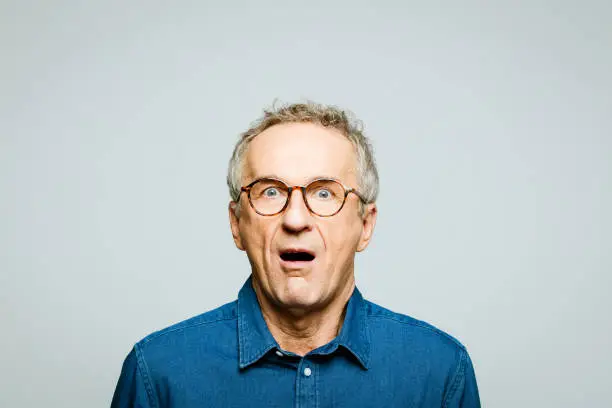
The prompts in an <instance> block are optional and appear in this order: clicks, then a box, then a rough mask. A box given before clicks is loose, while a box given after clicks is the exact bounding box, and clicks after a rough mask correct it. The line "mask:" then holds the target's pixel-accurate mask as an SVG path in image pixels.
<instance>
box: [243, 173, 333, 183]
mask: <svg viewBox="0 0 612 408" xmlns="http://www.w3.org/2000/svg"><path fill="white" fill-rule="evenodd" d="M263 178H272V179H277V180H280V181H282V182H283V183H285V184H287V185H291V183H289V182H287V180H285V179H284V178H283V177H280V176H278V175H276V174H264V175H261V176H258V177H253V180H251V181H250V182H251V183H252V182H253V181H255V180H258V179H263ZM319 179H329V180H336V181H338V182H340V183H341V181H340V179H338V178H337V177H331V176H327V175H319V176H314V177H311V178H309V179H308V180H306V184H308V183H311V182H313V181H314V180H319Z"/></svg>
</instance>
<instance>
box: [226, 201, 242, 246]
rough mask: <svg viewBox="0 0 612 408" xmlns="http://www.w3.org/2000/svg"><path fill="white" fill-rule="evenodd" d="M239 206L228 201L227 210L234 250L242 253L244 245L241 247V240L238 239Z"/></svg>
mask: <svg viewBox="0 0 612 408" xmlns="http://www.w3.org/2000/svg"><path fill="white" fill-rule="evenodd" d="M239 205H240V204H239V203H237V202H235V201H230V203H229V205H228V207H227V210H228V212H229V222H230V229H231V230H232V237H233V238H234V244H236V248H238V249H240V250H241V251H244V245H242V238H241V237H240V225H239V221H240V218H239V217H238V214H239V212H240V210H239V209H238V206H239Z"/></svg>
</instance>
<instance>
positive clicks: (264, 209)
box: [240, 178, 366, 217]
mask: <svg viewBox="0 0 612 408" xmlns="http://www.w3.org/2000/svg"><path fill="white" fill-rule="evenodd" d="M296 189H299V190H300V191H301V192H302V197H303V198H304V203H305V204H306V207H307V208H308V210H309V211H310V212H311V213H313V214H316V215H318V216H320V217H331V216H332V215H336V214H338V212H340V210H341V209H342V207H344V203H345V202H346V197H347V196H348V195H349V193H353V194H355V195H356V196H357V197H359V199H360V200H361V201H362V202H363V203H366V200H365V198H363V196H362V195H361V194H360V193H359V192H358V191H357V190H355V189H354V188H349V187H346V186H344V185H343V184H342V183H340V182H339V181H336V180H332V179H316V180H314V181H312V182H310V183H308V184H307V185H306V186H293V187H289V186H288V185H287V184H285V183H284V182H282V181H280V180H277V179H273V178H262V179H257V180H255V181H253V182H252V183H251V184H249V185H247V186H244V187H241V188H240V191H244V192H246V193H247V195H248V198H249V203H250V204H251V207H253V210H255V212H256V213H257V214H259V215H265V216H269V215H276V214H280V213H281V212H283V211H284V210H285V208H287V205H288V203H289V198H290V197H291V193H292V192H293V190H296Z"/></svg>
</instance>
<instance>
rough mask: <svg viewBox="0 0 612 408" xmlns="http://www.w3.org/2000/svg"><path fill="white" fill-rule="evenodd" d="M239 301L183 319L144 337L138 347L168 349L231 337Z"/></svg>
mask: <svg viewBox="0 0 612 408" xmlns="http://www.w3.org/2000/svg"><path fill="white" fill-rule="evenodd" d="M236 305H237V301H233V302H230V303H227V304H225V305H223V306H220V307H218V308H216V309H213V310H210V311H207V312H205V313H202V314H200V315H197V316H194V317H191V318H189V319H186V320H183V321H181V322H179V323H176V324H173V325H171V326H168V327H166V328H164V329H161V330H158V331H156V332H153V333H151V334H149V335H148V336H146V337H144V338H143V339H142V340H140V341H139V342H138V343H136V348H137V349H140V350H151V351H152V350H155V349H159V348H164V349H168V348H169V346H174V347H181V346H182V345H184V344H187V343H190V342H191V343H193V342H194V341H195V342H202V341H206V340H212V339H211V336H213V337H212V338H215V337H216V338H217V339H218V338H219V337H221V338H223V337H225V336H228V338H231V337H232V336H231V335H232V331H234V333H235V326H236V324H235V321H236V319H237V311H236V309H237V308H236Z"/></svg>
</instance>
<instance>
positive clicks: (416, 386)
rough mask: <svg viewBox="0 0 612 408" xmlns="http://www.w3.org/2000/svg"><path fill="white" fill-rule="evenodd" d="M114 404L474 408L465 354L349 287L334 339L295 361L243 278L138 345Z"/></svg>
mask: <svg viewBox="0 0 612 408" xmlns="http://www.w3.org/2000/svg"><path fill="white" fill-rule="evenodd" d="M111 407H113V408H120V407H121V408H127V407H140V408H145V407H146V408H148V407H151V408H152V407H156V408H157V407H160V408H161V407H173V408H195V407H283V408H286V407H301V408H307V407H312V408H324V407H353V408H354V407H464V408H468V407H469V408H472V407H480V402H479V397H478V389H477V386H476V379H475V376H474V370H473V368H472V363H471V361H470V358H469V356H468V353H467V351H466V349H465V347H463V346H462V345H461V344H460V343H459V342H458V341H457V340H455V339H454V338H453V337H451V336H449V335H448V334H445V333H444V332H442V331H440V330H438V329H436V328H435V327H433V326H431V325H429V324H427V323H424V322H421V321H418V320H415V319H413V318H410V317H408V316H405V315H401V314H397V313H393V312H391V311H389V310H387V309H384V308H382V307H380V306H377V305H375V304H374V303H371V302H368V301H366V300H364V299H363V297H362V296H361V293H360V292H359V290H357V289H355V290H354V292H353V294H352V296H351V298H350V300H349V302H348V305H347V310H346V315H345V319H344V323H343V325H342V329H341V330H340V334H339V335H338V336H337V337H336V338H335V339H334V340H332V341H331V342H329V343H328V344H326V345H324V346H321V347H319V348H317V349H315V350H313V351H311V352H310V353H308V354H307V355H305V356H303V357H300V356H298V355H296V354H293V353H291V352H289V351H286V350H282V349H281V348H280V347H279V346H278V344H277V342H276V341H275V340H274V338H273V337H272V334H271V333H270V331H269V330H268V327H267V325H266V323H265V321H264V319H263V316H262V314H261V309H260V307H259V303H258V301H257V297H256V296H255V292H254V290H253V287H252V284H251V278H249V279H248V280H247V282H246V283H245V285H244V286H243V288H242V289H241V290H240V293H239V295H238V300H237V301H234V302H232V303H229V304H226V305H224V306H221V307H220V308H218V309H215V310H212V311H210V312H207V313H204V314H202V315H200V316H197V317H194V318H191V319H189V320H186V321H184V322H181V323H178V324H176V325H174V326H171V327H168V328H166V329H164V330H161V331H159V332H156V333H153V334H151V335H149V336H147V337H146V338H144V339H143V340H141V341H140V342H138V343H137V344H136V345H135V346H134V348H133V349H132V351H131V352H130V353H129V355H128V356H127V358H126V360H125V362H124V364H123V369H122V371H121V375H120V378H119V381H118V384H117V388H116V390H115V394H114V397H113V401H112V404H111Z"/></svg>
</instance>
